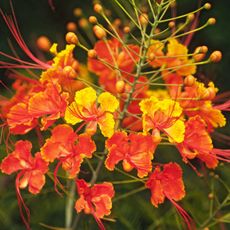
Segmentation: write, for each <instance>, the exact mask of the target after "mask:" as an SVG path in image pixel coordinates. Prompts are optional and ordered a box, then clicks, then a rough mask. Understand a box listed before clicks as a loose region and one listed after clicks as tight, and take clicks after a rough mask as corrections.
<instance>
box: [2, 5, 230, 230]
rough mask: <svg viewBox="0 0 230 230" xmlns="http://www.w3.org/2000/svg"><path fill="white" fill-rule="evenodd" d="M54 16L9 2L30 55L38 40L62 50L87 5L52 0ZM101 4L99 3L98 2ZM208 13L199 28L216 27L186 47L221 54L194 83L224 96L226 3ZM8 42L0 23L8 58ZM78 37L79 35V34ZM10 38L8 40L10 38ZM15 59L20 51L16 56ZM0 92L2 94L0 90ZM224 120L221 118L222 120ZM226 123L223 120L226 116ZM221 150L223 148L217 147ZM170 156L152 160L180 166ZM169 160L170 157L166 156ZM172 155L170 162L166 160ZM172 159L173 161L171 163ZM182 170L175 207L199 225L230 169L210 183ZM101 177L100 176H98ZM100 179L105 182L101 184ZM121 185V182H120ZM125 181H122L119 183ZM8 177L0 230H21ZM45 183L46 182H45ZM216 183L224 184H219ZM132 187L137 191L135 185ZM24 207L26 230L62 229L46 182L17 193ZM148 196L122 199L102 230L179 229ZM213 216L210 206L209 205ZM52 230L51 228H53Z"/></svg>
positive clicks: (171, 214)
mask: <svg viewBox="0 0 230 230" xmlns="http://www.w3.org/2000/svg"><path fill="white" fill-rule="evenodd" d="M53 2H54V5H55V8H56V10H55V11H52V9H51V7H50V6H49V4H48V1H47V0H39V1H38V0H26V1H16V0H15V1H13V5H14V10H15V13H16V16H17V20H18V23H19V26H20V30H21V33H22V35H23V37H24V39H25V41H26V43H27V44H28V46H29V47H31V49H32V50H33V51H34V53H36V54H38V55H41V53H38V51H37V50H36V48H35V41H36V38H37V37H38V36H40V35H46V36H48V37H49V38H50V39H51V41H52V42H58V44H60V45H61V46H62V47H63V46H64V35H65V32H66V24H67V22H69V21H75V22H77V18H76V17H75V16H74V15H73V9H74V8H76V7H81V8H82V9H83V16H84V17H86V18H87V17H88V16H89V15H90V14H91V13H93V11H92V1H91V0H56V1H55V0H54V1H53ZM102 2H103V1H102ZM105 2H106V4H107V5H109V4H110V3H111V4H113V3H114V1H113V0H107V1H105ZM210 3H212V6H213V8H212V10H210V11H203V13H202V16H201V22H205V21H206V20H207V19H208V18H209V17H215V18H216V19H217V23H216V25H215V26H210V27H208V28H206V29H204V30H202V31H200V32H199V33H197V34H196V35H195V36H194V39H193V41H192V43H191V46H190V48H191V50H192V49H194V48H195V47H196V46H198V45H207V46H208V47H209V50H210V51H213V50H221V51H222V52H223V60H222V61H221V62H220V63H218V64H209V65H207V66H202V67H199V72H200V73H201V75H200V77H201V78H202V76H203V75H205V76H206V77H208V78H209V79H211V80H213V81H214V82H215V83H216V85H217V87H218V88H220V92H224V91H227V90H230V76H229V72H228V71H229V67H230V26H229V22H230V13H229V9H230V1H229V0H222V1H214V0H213V1H210ZM178 5H179V9H180V10H179V12H188V11H190V10H191V9H195V8H196V5H197V1H195V0H194V1H191V0H180V1H178ZM9 6H10V4H9V1H8V0H2V1H1V2H0V8H1V9H2V10H3V11H4V12H10V7H9ZM8 36H9V37H10V35H9V32H8V30H7V28H6V26H5V24H4V22H3V20H2V19H0V50H1V51H4V52H9V46H8V44H7V37H8ZM83 36H84V34H83ZM11 38H12V37H11ZM18 53H19V54H20V51H18ZM77 57H78V58H79V59H80V60H84V58H85V56H84V55H83V54H82V53H79V56H77ZM0 59H1V57H0ZM0 79H1V80H4V81H5V82H7V83H9V81H8V80H6V74H5V71H4V70H0ZM1 90H3V88H1ZM226 115H227V114H226ZM227 116H228V118H229V115H227ZM224 132H225V133H226V134H228V135H230V131H229V125H228V126H227V127H226V128H225V129H224ZM222 147H227V146H222ZM0 150H1V152H0V154H1V158H2V157H3V156H4V155H5V151H4V146H3V145H1V148H0ZM173 153H174V150H173V149H171V148H170V147H169V148H167V149H165V148H164V149H162V150H161V149H159V151H158V153H157V155H156V158H157V160H159V161H161V162H168V161H169V160H170V159H172V160H174V161H175V160H176V161H178V162H181V160H180V157H179V156H178V155H179V154H177V153H175V154H173ZM169 155H170V156H169ZM171 155H173V157H172V156H171ZM175 156H176V158H175ZM183 167H184V181H185V184H186V191H187V196H186V198H185V199H184V200H183V201H182V202H180V204H181V205H182V206H183V207H184V208H185V209H186V210H188V211H189V213H190V214H191V215H192V216H193V218H194V219H195V220H196V221H198V222H200V223H204V222H205V220H206V219H208V217H209V212H210V204H211V202H212V201H211V200H210V199H208V194H209V193H211V192H213V193H214V194H215V196H216V198H215V199H219V201H220V202H221V201H223V200H224V199H225V197H226V196H227V194H228V191H227V189H226V186H230V183H229V182H230V181H229V175H230V169H229V167H228V166H227V165H226V164H221V165H220V166H219V167H218V169H217V170H216V173H217V174H218V175H219V176H220V178H221V180H220V179H218V178H217V179H216V178H215V177H213V176H210V175H209V171H206V172H205V176H204V177H202V178H199V177H197V175H196V174H195V173H194V171H193V170H191V169H190V168H189V167H188V166H185V165H183ZM104 175H106V176H104ZM103 177H105V178H103ZM117 177H118V175H117V174H116V173H115V175H114V174H112V173H109V174H105V173H103V172H102V177H101V178H100V180H101V181H102V180H103V179H106V180H109V179H112V180H115V179H116V178H117ZM120 179H121V178H120ZM124 179H125V178H124ZM14 180H15V177H14V176H10V177H9V176H4V175H2V174H1V177H0V230H11V229H12V230H21V229H24V226H23V224H22V222H21V219H20V216H19V210H18V204H17V200H16V195H15V190H14ZM47 180H48V181H49V179H47ZM222 180H223V181H224V182H225V183H226V184H223V183H222ZM136 187H137V185H136ZM136 187H135V186H120V187H119V186H116V191H117V193H118V194H123V193H126V192H128V191H130V190H132V189H135V188H136ZM22 194H23V197H24V198H25V201H26V203H27V204H28V206H29V207H30V210H31V216H32V219H31V224H32V229H34V230H39V229H45V228H44V227H42V226H41V225H39V223H45V224H47V225H51V226H59V227H63V226H64V224H65V210H64V208H65V198H64V197H60V196H58V195H57V194H56V193H55V192H54V191H53V183H52V182H50V181H49V182H48V184H47V185H46V186H45V188H44V190H43V191H42V193H41V194H40V195H39V196H36V197H35V196H31V195H28V193H27V192H26V191H25V192H24V191H23V192H22ZM149 199H150V193H149V192H141V193H139V194H136V195H134V196H131V197H130V198H128V199H124V200H120V201H117V202H115V203H114V207H113V214H112V216H111V217H112V218H115V219H116V220H117V221H116V223H113V222H111V223H110V222H109V221H106V222H105V225H106V227H107V228H108V229H122V230H123V229H124V230H125V229H129V230H142V229H143V230H145V229H146V230H154V229H159V230H161V229H162V230H164V229H170V230H174V229H183V227H181V226H182V225H181V220H180V218H179V217H178V216H177V214H176V211H175V209H174V208H172V205H171V204H170V203H169V202H166V203H165V204H163V205H161V206H160V207H159V208H158V209H156V208H154V207H153V206H152V205H151V204H150V202H149ZM214 203H215V206H214V209H215V210H216V205H217V204H216V201H214ZM227 213H229V208H228V207H227V206H226V207H224V208H223V209H222V211H221V212H219V213H218V215H217V216H216V218H217V219H218V218H221V216H223V215H225V214H227ZM225 222H226V223H225V224H217V225H214V226H213V227H210V229H213V230H215V229H216V230H219V229H221V230H225V229H230V226H229V225H228V223H229V222H230V218H229V216H227V217H226V218H225ZM56 229H57V228H56ZM78 229H90V230H93V229H97V227H96V225H95V224H94V220H93V218H92V217H90V216H84V215H82V217H81V221H80V225H79V228H78Z"/></svg>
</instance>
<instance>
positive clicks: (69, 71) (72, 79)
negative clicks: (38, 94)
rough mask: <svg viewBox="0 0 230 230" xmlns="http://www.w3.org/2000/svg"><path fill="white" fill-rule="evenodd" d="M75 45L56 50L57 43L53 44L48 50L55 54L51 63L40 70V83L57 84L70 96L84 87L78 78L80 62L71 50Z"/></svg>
mask: <svg viewBox="0 0 230 230" xmlns="http://www.w3.org/2000/svg"><path fill="white" fill-rule="evenodd" d="M74 49H75V45H66V47H65V49H64V50H61V51H60V52H58V51H57V44H56V43H55V44H53V46H52V47H51V49H50V51H51V53H53V54H54V55H55V56H54V58H53V60H52V65H51V66H50V68H48V69H47V70H46V71H44V72H42V74H41V78H40V82H42V84H46V83H52V84H59V85H60V86H61V87H62V91H64V92H68V93H69V94H70V96H71V98H72V96H74V93H75V91H76V90H80V89H82V88H83V87H84V84H83V83H81V82H80V81H79V80H78V75H79V71H80V64H79V62H78V61H77V60H76V59H75V58H74V56H73V52H74Z"/></svg>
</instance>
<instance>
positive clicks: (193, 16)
mask: <svg viewBox="0 0 230 230" xmlns="http://www.w3.org/2000/svg"><path fill="white" fill-rule="evenodd" d="M194 18H195V15H194V14H189V15H188V16H187V19H188V20H189V21H190V22H191V21H193V19H194Z"/></svg>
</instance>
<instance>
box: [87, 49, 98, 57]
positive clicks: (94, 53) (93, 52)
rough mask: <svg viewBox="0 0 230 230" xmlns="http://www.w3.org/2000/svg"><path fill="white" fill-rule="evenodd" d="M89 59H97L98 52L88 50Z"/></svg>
mask: <svg viewBox="0 0 230 230" xmlns="http://www.w3.org/2000/svg"><path fill="white" fill-rule="evenodd" d="M88 57H89V58H97V52H96V50H94V49H91V50H88Z"/></svg>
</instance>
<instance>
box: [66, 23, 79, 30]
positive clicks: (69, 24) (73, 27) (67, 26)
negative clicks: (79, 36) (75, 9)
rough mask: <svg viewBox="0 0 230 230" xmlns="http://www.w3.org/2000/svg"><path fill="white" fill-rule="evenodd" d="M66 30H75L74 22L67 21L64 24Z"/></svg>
mask: <svg viewBox="0 0 230 230" xmlns="http://www.w3.org/2000/svg"><path fill="white" fill-rule="evenodd" d="M66 30H67V31H70V32H74V31H76V30H77V25H76V23H75V22H68V23H67V25H66Z"/></svg>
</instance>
